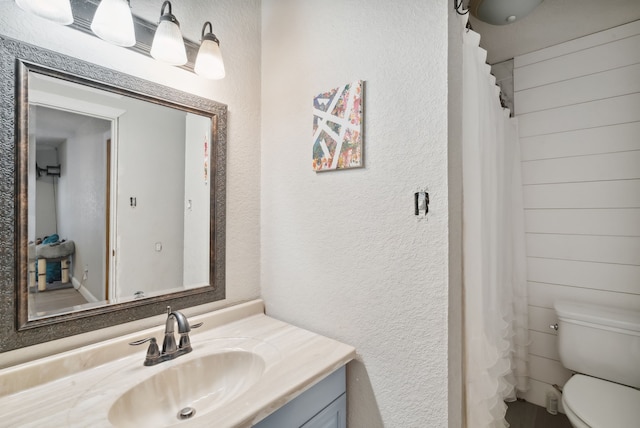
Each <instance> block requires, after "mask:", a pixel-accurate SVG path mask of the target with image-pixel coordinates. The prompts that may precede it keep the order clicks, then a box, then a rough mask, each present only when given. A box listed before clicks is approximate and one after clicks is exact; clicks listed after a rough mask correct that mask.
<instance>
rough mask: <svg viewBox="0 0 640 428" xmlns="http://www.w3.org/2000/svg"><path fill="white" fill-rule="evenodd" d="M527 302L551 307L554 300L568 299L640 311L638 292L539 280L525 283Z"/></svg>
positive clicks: (532, 304)
mask: <svg viewBox="0 0 640 428" xmlns="http://www.w3.org/2000/svg"><path fill="white" fill-rule="evenodd" d="M527 291H528V294H529V304H530V305H531V306H540V307H543V308H549V309H551V308H553V305H554V303H555V302H557V301H560V300H570V301H574V302H581V303H594V302H598V303H599V304H602V305H605V306H613V307H618V308H624V309H629V310H633V311H640V294H629V293H617V292H613V291H606V290H594V289H591V288H583V287H573V286H567V285H558V284H545V283H541V282H532V281H529V282H528V283H527Z"/></svg>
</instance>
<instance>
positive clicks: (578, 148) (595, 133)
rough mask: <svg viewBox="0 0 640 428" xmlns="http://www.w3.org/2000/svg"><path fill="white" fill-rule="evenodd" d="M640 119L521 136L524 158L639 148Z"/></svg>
mask: <svg viewBox="0 0 640 428" xmlns="http://www.w3.org/2000/svg"><path fill="white" fill-rule="evenodd" d="M638 135H640V122H630V123H620V124H616V125H608V126H602V127H598V128H587V129H578V130H574V131H567V132H560V133H555V134H544V135H536V136H533V137H523V138H520V146H521V156H522V160H523V161H531V160H537V159H553V158H561V157H569V156H583V155H593V154H598V153H615V152H626V151H631V150H640V138H638Z"/></svg>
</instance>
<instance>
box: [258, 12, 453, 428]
mask: <svg viewBox="0 0 640 428" xmlns="http://www.w3.org/2000/svg"><path fill="white" fill-rule="evenodd" d="M449 3H450V2H449V1H445V0H431V1H426V2H425V1H423V0H405V1H400V2H387V1H382V0H375V1H374V0H367V1H364V0H351V1H343V0H330V1H324V2H321V3H319V2H312V1H299V0H265V1H263V2H262V5H263V9H262V210H261V211H262V221H261V236H262V257H261V260H262V262H261V266H262V269H261V272H262V273H261V282H262V294H263V296H264V298H265V301H266V305H267V313H268V314H270V315H272V316H275V317H277V318H280V319H283V320H286V321H289V322H292V323H293V324H296V325H299V326H302V327H305V328H308V329H310V330H313V331H316V332H319V333H322V334H326V335H328V336H330V337H334V338H337V339H340V340H342V341H344V342H346V343H349V344H352V345H354V346H355V347H356V348H357V351H358V354H359V357H358V361H357V362H355V363H352V364H350V366H349V370H348V388H349V396H348V400H349V424H350V426H353V427H367V428H375V427H381V426H383V425H384V426H387V427H416V428H418V427H444V426H447V391H448V387H447V370H448V366H447V346H448V342H447V340H448V338H447V334H448V328H447V315H448V313H447V305H448V301H447V299H448V284H447V283H448V202H447V197H448V194H447V12H448V9H449V6H450V4H449ZM356 79H364V80H365V81H366V83H365V113H364V115H365V163H366V167H365V168H364V169H358V170H350V171H338V172H325V173H320V174H317V173H315V172H313V171H312V169H311V142H312V141H311V140H312V139H311V135H312V112H311V107H312V99H313V96H314V95H316V94H318V93H320V92H322V91H325V90H328V89H331V88H334V87H336V86H339V85H340V84H344V83H348V82H351V81H354V80H356ZM423 186H428V187H429V191H430V195H431V205H430V213H429V216H428V220H426V221H424V220H423V221H417V220H416V218H415V216H414V213H413V193H414V192H415V191H416V190H417V189H418V188H420V187H423Z"/></svg>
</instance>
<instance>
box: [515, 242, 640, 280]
mask: <svg viewBox="0 0 640 428" xmlns="http://www.w3.org/2000/svg"><path fill="white" fill-rule="evenodd" d="M526 249H527V250H526V251H527V256H528V257H541V258H548V259H560V260H576V261H585V262H597V263H616V264H628V265H640V238H639V237H631V236H594V235H556V234H539V233H529V234H527V237H526ZM638 279H639V280H640V278H638ZM639 286H640V283H639Z"/></svg>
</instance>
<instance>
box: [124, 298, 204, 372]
mask: <svg viewBox="0 0 640 428" xmlns="http://www.w3.org/2000/svg"><path fill="white" fill-rule="evenodd" d="M174 324H177V325H178V334H179V335H180V339H179V342H178V344H177V345H176V338H175V335H174V332H173V328H174ZM201 325H202V323H197V324H194V325H192V326H190V325H189V321H188V320H187V317H185V316H184V315H183V314H182V312H178V311H171V306H167V322H166V324H165V328H164V341H163V342H162V351H160V349H159V348H158V343H157V341H156V338H155V337H147V338H146V339H140V340H136V341H135V342H131V343H129V345H142V344H143V343H146V342H151V343H149V348H148V349H147V356H146V358H145V360H144V365H145V366H154V365H156V364H159V363H162V362H164V361H169V360H173V359H174V358H178V357H179V356H180V355H184V354H188V353H189V352H191V351H192V348H191V340H190V339H189V332H190V331H191V329H192V328H198V327H200V326H201Z"/></svg>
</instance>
